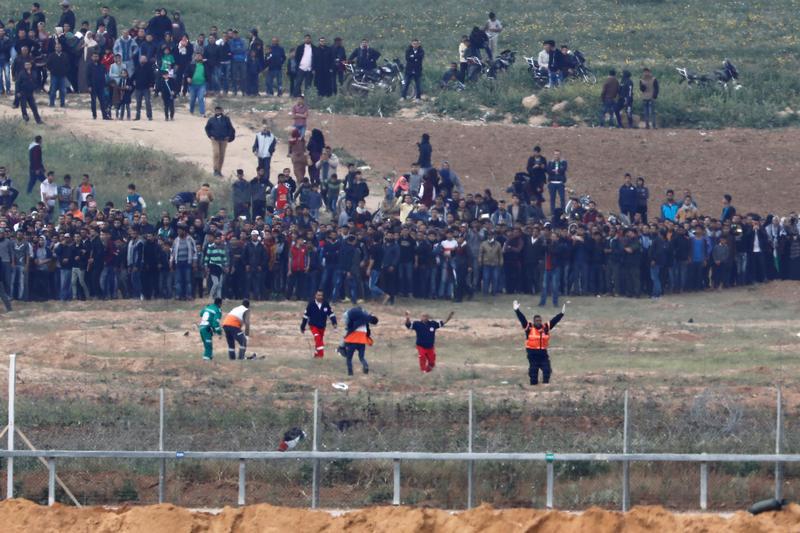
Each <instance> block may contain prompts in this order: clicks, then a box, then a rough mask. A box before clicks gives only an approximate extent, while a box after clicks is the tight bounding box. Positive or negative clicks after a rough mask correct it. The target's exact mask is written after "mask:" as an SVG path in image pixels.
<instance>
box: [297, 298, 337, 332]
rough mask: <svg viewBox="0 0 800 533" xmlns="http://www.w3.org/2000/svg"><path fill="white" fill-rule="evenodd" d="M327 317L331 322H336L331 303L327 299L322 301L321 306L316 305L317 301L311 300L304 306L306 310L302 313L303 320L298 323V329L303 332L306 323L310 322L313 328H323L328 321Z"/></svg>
mask: <svg viewBox="0 0 800 533" xmlns="http://www.w3.org/2000/svg"><path fill="white" fill-rule="evenodd" d="M328 318H330V320H331V324H334V325H335V324H336V314H334V312H333V309H331V304H330V303H328V301H327V300H323V301H322V305H321V306H317V302H316V301H315V300H312V301H310V302H308V305H307V306H306V312H305V313H304V314H303V321H302V322H301V323H300V331H302V332H305V330H306V325H308V324H311V325H312V326H314V327H315V328H320V329H325V326H326V325H327V323H328Z"/></svg>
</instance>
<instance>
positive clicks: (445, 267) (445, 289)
mask: <svg viewBox="0 0 800 533" xmlns="http://www.w3.org/2000/svg"><path fill="white" fill-rule="evenodd" d="M452 268H453V267H452V265H451V264H450V261H444V262H443V263H442V266H441V269H442V274H441V283H440V285H439V298H452V297H453V278H451V277H450V272H451V270H452ZM497 270H498V272H499V271H500V269H499V268H498V269H497Z"/></svg>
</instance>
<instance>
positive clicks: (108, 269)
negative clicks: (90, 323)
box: [100, 266, 117, 300]
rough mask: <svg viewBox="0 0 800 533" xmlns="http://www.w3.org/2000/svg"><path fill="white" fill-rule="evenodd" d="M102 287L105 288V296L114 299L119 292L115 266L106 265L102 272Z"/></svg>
mask: <svg viewBox="0 0 800 533" xmlns="http://www.w3.org/2000/svg"><path fill="white" fill-rule="evenodd" d="M100 287H101V288H102V290H103V297H104V298H106V299H108V300H113V299H114V297H115V296H116V293H117V274H116V273H115V272H114V267H113V266H104V267H103V272H101V273H100Z"/></svg>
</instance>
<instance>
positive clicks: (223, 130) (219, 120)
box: [206, 115, 236, 142]
mask: <svg viewBox="0 0 800 533" xmlns="http://www.w3.org/2000/svg"><path fill="white" fill-rule="evenodd" d="M206 135H208V136H209V137H210V138H211V139H214V140H215V141H228V142H231V141H233V139H234V138H235V137H236V130H235V129H234V128H233V124H232V123H231V119H230V118H229V117H228V116H227V115H220V116H219V117H217V116H216V115H214V116H212V117H211V118H209V119H208V122H206Z"/></svg>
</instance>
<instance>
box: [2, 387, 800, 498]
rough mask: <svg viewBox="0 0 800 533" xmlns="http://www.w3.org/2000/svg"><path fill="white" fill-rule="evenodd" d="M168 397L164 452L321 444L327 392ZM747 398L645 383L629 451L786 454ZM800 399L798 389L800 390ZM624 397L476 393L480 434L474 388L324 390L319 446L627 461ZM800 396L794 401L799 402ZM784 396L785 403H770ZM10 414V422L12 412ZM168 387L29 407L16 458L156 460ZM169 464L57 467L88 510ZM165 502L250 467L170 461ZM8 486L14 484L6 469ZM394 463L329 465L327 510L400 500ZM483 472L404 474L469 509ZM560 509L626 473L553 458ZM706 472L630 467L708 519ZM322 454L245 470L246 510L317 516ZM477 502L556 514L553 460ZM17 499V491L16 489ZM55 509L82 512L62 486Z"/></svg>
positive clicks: (518, 465) (19, 474)
mask: <svg viewBox="0 0 800 533" xmlns="http://www.w3.org/2000/svg"><path fill="white" fill-rule="evenodd" d="M234 392H235V393H233V394H231V393H230V391H226V392H225V394H224V395H220V396H216V395H215V394H214V393H213V392H210V391H208V390H202V391H187V390H185V389H182V390H181V391H180V392H172V391H170V390H168V389H167V390H165V409H164V434H163V446H164V449H165V450H172V451H176V450H177V451H181V450H191V451H246V450H253V451H264V450H266V451H271V450H276V449H277V448H278V445H279V443H280V441H281V438H282V437H283V434H284V433H285V432H286V431H287V430H289V429H290V428H294V427H297V428H300V429H302V430H303V431H305V432H306V434H307V436H308V438H307V439H306V441H305V442H302V443H301V444H300V445H299V446H298V448H297V449H300V450H303V449H305V450H308V449H311V448H312V446H313V428H314V420H313V416H314V415H313V413H314V391H313V390H312V389H310V388H299V389H297V390H289V391H286V392H281V393H277V394H269V395H266V394H259V393H258V391H254V390H242V391H234ZM756 392H757V395H755V394H753V397H745V396H743V395H742V394H741V393H740V391H738V390H736V389H727V388H705V389H698V390H687V389H668V390H667V389H661V388H652V389H645V388H637V389H631V390H630V392H629V421H628V424H629V426H628V428H629V445H628V452H630V453H656V452H665V453H703V452H706V453H714V452H718V453H762V454H764V453H767V454H768V453H774V451H775V429H776V414H775V397H774V389H772V390H769V389H763V390H758V391H756ZM792 392H793V391H792ZM623 397H624V391H623V390H622V389H609V390H606V391H602V392H599V391H586V393H584V394H576V393H574V392H570V393H566V392H562V391H559V390H552V389H546V392H540V393H539V392H537V394H528V393H527V391H526V392H525V393H522V394H520V395H519V397H513V396H512V397H509V396H504V397H494V396H492V395H490V394H481V393H479V392H478V393H475V394H474V395H473V402H472V405H473V409H472V421H473V423H472V436H471V439H470V434H469V429H470V409H469V400H468V393H467V392H465V391H460V392H453V393H440V394H432V393H427V392H426V393H417V392H412V393H403V394H399V393H383V392H380V393H374V392H351V391H337V390H334V389H330V390H326V391H320V394H319V404H318V405H319V424H318V427H317V447H318V450H320V451H416V452H421V451H427V452H465V451H468V450H469V446H470V442H471V443H472V451H474V452H479V453H480V452H543V451H549V452H555V453H571V452H574V453H620V452H622V450H623V426H624V408H623ZM786 397H789V395H788V394H787V395H786ZM770 398H771V400H770ZM784 403H785V410H784V438H783V441H782V452H784V453H800V432H799V431H798V428H800V419H799V418H800V416H799V415H798V412H797V409H796V406H795V405H791V404H790V402H784ZM6 407H7V406H6V405H5V404H3V405H2V409H0V417H3V418H6V417H7V413H6ZM159 410H160V407H159V393H158V390H157V389H149V390H143V391H141V394H139V395H138V396H137V397H131V398H96V399H86V398H84V397H82V398H80V399H77V398H76V399H69V398H66V399H64V398H58V399H55V398H35V399H30V398H25V397H23V396H22V395H19V396H18V398H17V410H16V411H17V414H16V425H17V428H18V429H19V430H20V431H21V434H18V435H17V436H16V439H15V442H16V447H17V449H24V448H26V447H27V444H26V443H25V442H24V439H23V438H22V436H23V435H24V437H25V438H27V439H28V440H29V441H30V443H31V445H32V446H35V447H36V448H38V449H70V450H158V448H159V419H160V412H159ZM160 463H161V461H160V460H146V459H59V460H58V461H57V469H56V473H57V474H58V476H59V480H60V481H62V482H63V483H64V485H65V486H66V487H67V490H69V491H70V493H71V494H72V495H73V496H74V498H75V499H76V500H77V501H78V502H79V503H80V504H82V505H95V504H111V505H114V504H122V503H139V504H147V503H156V502H158V494H159V492H158V491H159V468H160ZM165 464H166V470H165V493H164V498H165V500H166V501H168V502H171V503H175V504H178V505H182V506H187V507H221V506H223V505H235V504H236V503H237V498H238V490H239V462H238V461H224V460H220V461H210V460H195V459H177V458H176V459H174V460H172V459H171V460H168V461H165ZM14 466H15V476H14V490H15V496H18V497H24V498H28V499H30V500H33V501H36V502H40V503H46V502H47V485H48V471H47V468H46V466H45V465H43V464H42V463H41V462H40V461H38V460H37V459H33V458H17V459H16V460H15V462H14ZM2 467H3V469H2V470H0V476H2V479H5V468H6V462H5V461H3V462H2ZM392 468H393V464H392V462H391V461H354V460H335V461H320V476H319V481H320V502H321V505H322V506H324V507H333V508H348V507H362V506H364V505H372V504H387V503H391V502H392V499H393V475H392V474H393V472H392ZM468 468H469V466H468V465H467V464H466V463H464V462H457V461H441V462H440V461H436V462H433V461H417V462H404V463H403V464H402V478H401V479H402V482H401V487H400V488H401V494H402V502H403V503H405V504H412V505H431V506H437V507H444V508H453V509H458V508H464V507H465V506H466V505H467V498H466V486H467V476H468V473H467V470H468ZM554 471H555V487H554V489H555V490H554V495H555V498H554V502H553V503H554V506H555V507H558V508H569V509H581V508H586V507H588V506H592V505H597V506H601V507H607V508H619V507H620V505H621V492H620V479H621V464H619V463H614V462H603V461H580V462H558V461H556V463H555V464H554ZM699 472H700V466H699V464H695V463H692V464H688V463H665V462H652V463H647V462H641V463H639V462H637V463H631V466H630V479H631V503H632V504H633V505H636V504H660V505H664V506H667V507H671V508H679V509H696V508H697V507H698V505H699V495H698V490H699V489H698V488H697V487H699V475H700V474H699ZM773 474H774V465H773V464H766V463H718V464H713V463H712V464H710V465H709V508H710V509H718V510H726V509H741V508H743V507H745V506H746V505H748V504H749V503H752V502H753V501H755V500H760V499H764V498H766V497H770V496H771V495H772V494H773V491H774V478H773ZM312 477H313V467H312V461H310V460H299V459H286V460H285V461H257V460H252V461H247V463H246V479H247V499H246V503H271V504H275V505H288V506H308V505H309V504H310V502H311V498H312V494H311V490H312ZM473 479H474V502H475V503H480V502H488V503H491V504H493V505H496V506H501V507H503V506H536V507H543V506H545V504H546V483H547V476H546V465H545V464H544V463H540V462H533V463H526V462H514V461H506V462H504V461H480V462H478V463H476V464H475V465H474V466H473ZM798 482H800V467H798V466H792V465H787V466H786V468H785V482H784V494H785V497H787V498H789V499H797V498H798V497H800V494H798V490H799V489H798ZM2 485H3V494H4V495H5V483H3V484H2ZM56 499H57V501H60V502H63V503H72V497H71V496H70V495H69V494H68V493H67V492H66V490H65V489H63V488H61V487H60V486H59V487H58V488H57V491H56Z"/></svg>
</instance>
